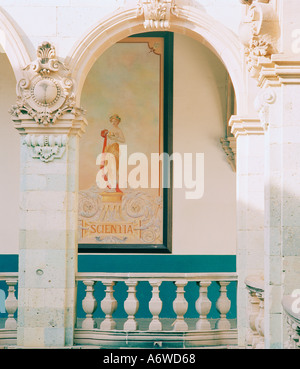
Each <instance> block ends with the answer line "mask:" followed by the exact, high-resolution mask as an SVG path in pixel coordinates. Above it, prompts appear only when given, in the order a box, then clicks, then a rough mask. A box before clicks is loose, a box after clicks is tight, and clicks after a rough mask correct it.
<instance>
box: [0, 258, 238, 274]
mask: <svg viewBox="0 0 300 369" xmlns="http://www.w3.org/2000/svg"><path fill="white" fill-rule="evenodd" d="M17 271H18V255H14V254H2V255H0V272H2V273H3V272H17ZM78 271H79V272H111V273H113V272H120V273H122V272H123V273H128V272H132V273H155V272H156V273H161V272H165V273H210V272H215V273H218V272H219V273H226V272H227V273H230V272H235V271H236V256H235V255H103V254H101V255H97V254H90V255H82V254H81V255H78Z"/></svg>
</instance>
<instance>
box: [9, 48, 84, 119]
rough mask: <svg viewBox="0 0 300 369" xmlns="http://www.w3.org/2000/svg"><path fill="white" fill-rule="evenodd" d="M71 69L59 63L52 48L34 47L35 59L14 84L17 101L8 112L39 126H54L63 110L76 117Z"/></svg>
mask: <svg viewBox="0 0 300 369" xmlns="http://www.w3.org/2000/svg"><path fill="white" fill-rule="evenodd" d="M70 74H71V73H70V71H69V70H68V69H67V68H66V67H65V65H64V64H63V63H61V62H60V61H59V60H58V59H57V57H56V52H55V47H54V46H53V45H52V44H50V43H49V42H44V43H42V45H40V46H39V47H38V49H37V60H36V61H34V62H32V63H30V64H29V65H28V66H27V67H25V68H24V78H23V79H21V80H20V81H19V82H18V85H17V94H18V97H17V104H16V105H14V106H13V107H12V109H11V110H10V113H11V114H12V116H13V117H14V118H20V116H21V115H22V114H26V115H28V116H30V117H31V118H32V119H33V120H34V121H35V122H36V123H37V124H38V125H39V126H48V125H53V124H55V122H56V121H57V119H58V118H59V117H60V116H62V115H63V114H65V113H72V114H74V115H75V116H78V115H79V114H80V113H83V110H82V109H80V108H78V107H76V106H75V96H74V93H73V87H74V83H73V80H72V78H71V77H70Z"/></svg>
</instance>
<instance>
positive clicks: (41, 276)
mask: <svg viewBox="0 0 300 369" xmlns="http://www.w3.org/2000/svg"><path fill="white" fill-rule="evenodd" d="M37 55H38V59H37V60H36V61H35V62H34V63H32V64H30V65H29V66H28V67H27V68H26V69H25V70H24V79H22V80H21V81H19V83H18V88H17V91H18V101H17V105H15V106H14V107H13V109H12V111H11V113H12V115H13V121H14V123H15V127H16V129H17V130H18V131H19V132H20V134H21V140H20V144H21V179H20V182H21V195H20V250H19V285H18V287H19V292H18V303H19V306H18V328H17V329H18V331H17V335H18V336H17V344H18V346H22V347H64V346H71V345H73V332H74V323H75V318H76V282H75V273H76V272H77V247H78V246H77V202H78V201H77V194H78V145H79V136H80V134H81V133H82V132H83V131H84V126H85V124H86V122H85V120H84V118H82V117H81V115H80V110H79V109H77V108H76V107H74V104H73V96H72V86H73V81H72V79H71V78H70V77H69V73H68V72H66V69H65V68H62V70H60V68H61V67H62V65H61V64H59V63H57V60H56V57H55V49H54V47H53V46H52V45H50V44H49V43H44V44H43V45H41V46H40V47H39V49H38V53H37ZM66 73H67V74H66Z"/></svg>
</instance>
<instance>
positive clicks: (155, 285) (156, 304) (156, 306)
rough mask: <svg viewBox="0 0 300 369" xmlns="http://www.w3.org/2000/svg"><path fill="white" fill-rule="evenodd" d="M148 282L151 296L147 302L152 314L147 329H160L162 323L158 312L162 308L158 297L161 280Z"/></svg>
mask: <svg viewBox="0 0 300 369" xmlns="http://www.w3.org/2000/svg"><path fill="white" fill-rule="evenodd" d="M149 283H150V285H151V286H152V298H151V300H150V302H149V310H150V313H151V314H152V316H153V318H152V321H151V323H150V325H149V331H161V330H162V323H161V321H160V320H159V314H160V313H161V310H162V301H161V299H160V297H159V287H160V285H161V283H162V282H161V281H159V280H151V281H150V282H149Z"/></svg>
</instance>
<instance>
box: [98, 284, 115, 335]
mask: <svg viewBox="0 0 300 369" xmlns="http://www.w3.org/2000/svg"><path fill="white" fill-rule="evenodd" d="M102 283H103V285H104V286H105V287H106V290H105V293H106V296H105V298H104V299H103V300H102V301H101V309H102V311H103V312H104V314H105V319H104V320H103V322H102V323H101V324H100V329H101V330H103V331H110V330H113V329H115V328H116V322H115V321H114V320H113V318H112V314H113V313H114V312H115V311H116V309H117V306H118V303H117V300H116V299H115V298H114V295H113V293H114V290H113V287H114V285H115V282H114V281H111V280H105V281H103V282H102Z"/></svg>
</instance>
